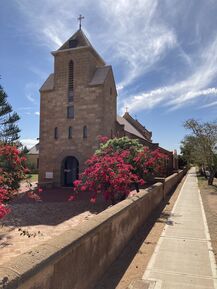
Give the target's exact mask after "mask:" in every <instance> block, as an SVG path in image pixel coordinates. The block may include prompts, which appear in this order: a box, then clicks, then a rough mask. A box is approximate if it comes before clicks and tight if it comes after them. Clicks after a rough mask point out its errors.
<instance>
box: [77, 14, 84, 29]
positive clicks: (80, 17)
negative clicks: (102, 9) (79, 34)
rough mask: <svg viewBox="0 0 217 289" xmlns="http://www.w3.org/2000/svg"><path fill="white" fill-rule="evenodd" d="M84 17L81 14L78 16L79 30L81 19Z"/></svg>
mask: <svg viewBox="0 0 217 289" xmlns="http://www.w3.org/2000/svg"><path fill="white" fill-rule="evenodd" d="M83 19H84V16H82V15H81V14H80V15H79V17H78V21H79V30H81V21H82V20H83Z"/></svg>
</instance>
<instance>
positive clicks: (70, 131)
mask: <svg viewBox="0 0 217 289" xmlns="http://www.w3.org/2000/svg"><path fill="white" fill-rule="evenodd" d="M68 138H69V139H70V138H72V127H71V126H70V127H69V131H68Z"/></svg>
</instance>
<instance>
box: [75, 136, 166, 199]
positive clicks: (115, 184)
mask: <svg viewBox="0 0 217 289" xmlns="http://www.w3.org/2000/svg"><path fill="white" fill-rule="evenodd" d="M100 140H101V141H102V140H103V142H102V143H101V144H100V148H99V149H98V150H97V151H96V153H95V154H94V155H93V156H92V157H91V158H90V159H89V160H88V161H87V162H86V165H87V168H86V169H85V171H84V172H83V173H82V174H81V175H80V177H79V180H77V181H75V182H74V192H75V193H78V192H86V191H87V192H90V193H92V198H91V201H92V202H95V200H96V198H97V195H98V194H103V195H104V198H105V199H106V200H107V201H108V200H110V201H111V202H112V204H114V203H115V202H116V201H120V200H123V199H124V198H125V197H126V196H127V195H128V194H129V193H130V191H131V190H132V188H136V190H137V191H138V190H139V185H142V184H144V183H145V181H144V180H145V177H146V175H147V173H149V172H151V173H155V172H157V171H159V170H160V168H161V166H162V165H163V162H162V159H163V158H164V157H165V156H164V155H163V154H161V153H160V152H159V151H158V150H155V151H150V150H149V149H148V148H147V147H143V146H142V145H141V144H139V141H138V140H131V139H128V138H127V137H124V138H119V139H117V138H115V139H110V140H108V139H106V138H103V139H102V138H101V139H100ZM73 198H74V196H72V198H71V199H73Z"/></svg>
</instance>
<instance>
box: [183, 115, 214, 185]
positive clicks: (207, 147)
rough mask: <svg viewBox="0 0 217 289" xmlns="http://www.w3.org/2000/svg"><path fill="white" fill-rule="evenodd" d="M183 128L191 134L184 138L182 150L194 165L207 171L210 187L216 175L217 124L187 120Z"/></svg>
mask: <svg viewBox="0 0 217 289" xmlns="http://www.w3.org/2000/svg"><path fill="white" fill-rule="evenodd" d="M184 127H185V128H187V129H189V130H190V131H191V132H192V135H190V136H187V137H186V140H187V141H186V140H185V146H184V150H185V151H186V150H189V155H190V156H191V157H192V158H193V161H194V163H196V164H199V165H201V166H203V167H204V168H205V169H207V170H208V171H209V176H208V184H209V185H212V184H213V180H214V176H215V174H216V173H217V122H204V123H202V122H198V121H196V120H194V119H189V120H187V121H186V122H185V124H184Z"/></svg>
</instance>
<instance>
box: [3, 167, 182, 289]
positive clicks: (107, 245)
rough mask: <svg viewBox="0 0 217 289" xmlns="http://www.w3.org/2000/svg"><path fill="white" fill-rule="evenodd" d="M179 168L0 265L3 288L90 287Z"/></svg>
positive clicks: (158, 200)
mask: <svg viewBox="0 0 217 289" xmlns="http://www.w3.org/2000/svg"><path fill="white" fill-rule="evenodd" d="M185 173H186V170H185V171H179V172H178V173H175V174H173V175H171V176H169V177H168V178H166V179H165V182H164V184H162V183H156V184H154V185H153V186H151V187H149V188H147V189H145V190H141V191H140V193H138V194H137V195H136V196H134V197H131V198H129V199H126V200H124V201H122V202H121V203H118V204H117V205H115V206H113V207H111V208H108V209H107V210H105V211H103V212H102V213H100V214H98V215H96V216H95V217H93V218H91V219H90V220H88V221H87V222H85V223H83V224H81V225H79V226H77V227H74V228H73V229H71V230H69V231H66V232H65V233H63V234H61V235H59V236H57V237H56V238H55V239H51V240H49V241H47V242H45V243H44V244H42V245H40V246H38V247H35V248H33V249H31V250H30V251H27V252H26V253H24V254H22V255H20V256H18V257H16V258H14V259H13V260H12V261H10V262H8V263H5V264H4V265H2V266H1V267H0V282H1V283H0V288H4V289H14V288H18V289H42V288H43V289H74V288H76V289H91V288H93V287H94V285H95V283H96V282H97V280H98V279H99V278H100V277H101V276H102V274H104V273H105V271H106V270H107V268H108V267H109V266H110V265H111V263H112V262H113V261H114V260H115V259H116V258H117V257H118V255H119V254H120V253H121V251H122V250H123V249H124V247H125V245H126V244H127V243H128V242H129V240H130V239H131V238H132V237H133V236H134V235H135V233H136V232H137V230H138V229H139V227H140V226H141V225H143V224H144V223H145V221H146V220H147V218H148V216H149V215H150V214H151V212H153V211H154V210H155V209H156V207H157V206H158V205H159V204H160V203H161V201H162V200H163V198H164V196H165V195H166V194H168V193H169V192H170V191H171V190H172V189H174V188H175V186H176V185H177V184H178V182H179V181H180V180H181V179H182V177H183V176H184V174H185Z"/></svg>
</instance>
